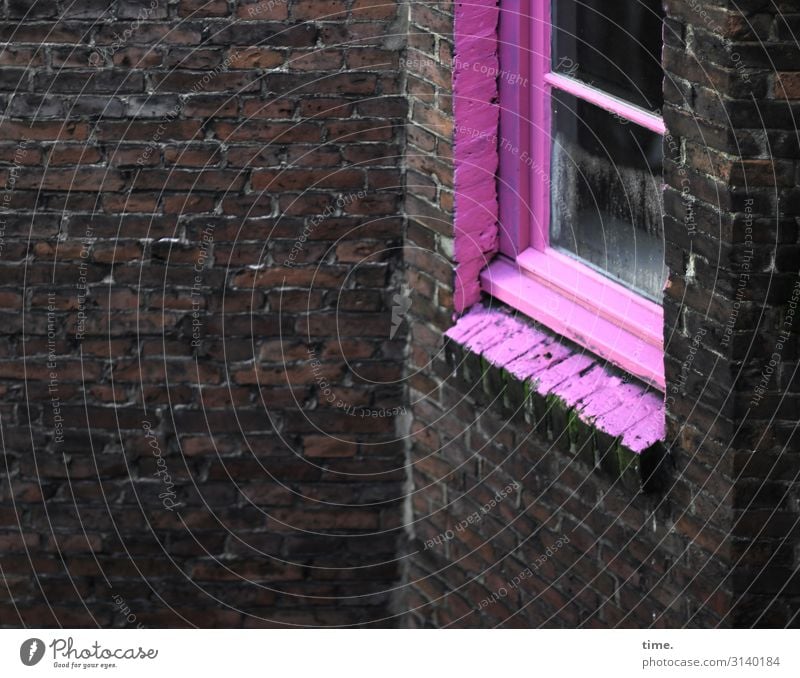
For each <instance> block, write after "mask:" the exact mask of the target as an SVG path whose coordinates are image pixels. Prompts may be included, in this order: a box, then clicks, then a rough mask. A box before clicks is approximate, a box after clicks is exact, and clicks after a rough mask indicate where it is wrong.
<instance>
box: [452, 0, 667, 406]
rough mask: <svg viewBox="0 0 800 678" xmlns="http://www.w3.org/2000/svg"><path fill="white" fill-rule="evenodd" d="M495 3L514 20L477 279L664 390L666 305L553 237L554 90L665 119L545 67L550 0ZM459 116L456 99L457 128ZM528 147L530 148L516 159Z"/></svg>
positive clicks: (656, 123)
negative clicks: (489, 223)
mask: <svg viewBox="0 0 800 678" xmlns="http://www.w3.org/2000/svg"><path fill="white" fill-rule="evenodd" d="M501 6H502V12H503V14H504V15H505V16H506V17H516V20H511V21H509V20H501V21H500V28H499V32H498V37H499V48H498V52H499V64H500V68H499V73H500V74H501V75H502V76H503V77H500V78H499V79H498V80H499V99H500V116H499V117H500V133H499V134H498V135H497V136H498V138H499V141H500V144H499V146H500V150H499V177H500V181H499V184H498V190H497V192H498V203H499V205H498V209H499V224H500V232H499V233H498V241H497V249H498V250H499V252H498V254H497V256H496V257H495V258H494V259H493V260H492V261H491V262H490V263H489V264H488V266H486V268H484V269H483V271H482V272H481V273H480V283H481V288H482V289H483V290H484V291H486V292H488V293H489V294H491V295H492V296H494V297H496V298H498V299H500V300H501V301H503V302H505V303H507V304H509V305H510V306H513V307H514V308H516V309H518V310H520V311H522V312H523V313H525V314H526V315H528V316H530V317H531V318H533V319H534V320H537V321H539V322H541V323H542V324H544V325H545V326H547V327H549V328H550V329H552V330H554V331H555V332H558V333H559V334H561V335H563V336H565V337H567V338H568V339H571V340H573V341H575V342H576V343H578V344H580V345H582V346H584V347H586V348H588V349H589V350H591V351H592V352H593V353H595V354H597V355H599V356H600V357H602V358H604V359H606V360H608V361H609V362H611V363H613V364H615V365H617V366H618V367H620V368H622V369H623V370H625V371H626V372H629V373H631V374H633V375H635V376H637V377H639V378H641V379H643V380H644V381H646V382H648V383H650V384H652V385H654V386H656V387H658V388H659V389H661V390H662V391H663V390H664V388H665V379H664V339H663V327H664V313H663V309H662V307H661V306H660V305H659V304H656V303H654V302H652V301H650V300H649V299H647V298H645V297H643V296H641V295H639V294H637V293H636V292H635V291H633V290H631V289H629V288H627V287H625V286H624V285H622V284H619V283H617V282H615V281H613V280H611V279H610V278H607V277H605V276H603V275H602V274H600V273H597V272H596V271H594V270H593V269H591V268H590V267H588V266H586V265H584V264H582V263H581V262H579V261H578V260H577V259H573V258H571V257H569V256H567V255H565V254H563V253H561V252H558V251H556V250H554V249H553V248H551V247H550V245H549V230H550V229H549V225H550V213H549V212H550V180H549V177H550V149H551V142H550V124H551V114H550V107H551V92H552V90H553V89H559V90H562V91H564V92H567V93H569V94H572V95H575V96H577V97H579V98H582V99H585V100H586V101H589V102H590V103H592V104H594V105H596V106H599V107H601V108H604V109H605V110H607V111H610V112H612V113H614V114H616V115H618V116H621V117H622V118H625V119H627V120H629V121H630V122H633V123H635V124H638V125H641V126H642V127H645V128H647V129H649V130H651V131H653V132H656V133H659V134H662V135H663V134H664V133H665V128H664V122H663V120H662V118H660V117H659V116H658V115H655V114H653V113H650V112H648V111H645V110H643V109H641V108H638V107H637V106H634V105H632V104H629V103H627V102H625V101H623V100H621V99H618V98H616V97H613V96H610V95H608V94H606V93H604V92H602V91H600V90H597V89H595V88H593V87H591V86H589V85H586V84H584V83H581V82H578V81H577V80H574V79H572V78H570V77H567V76H564V75H561V74H557V73H553V72H551V69H550V39H551V30H552V29H551V21H550V0H530V2H524V0H504V2H502V3H501ZM523 7H530V8H531V10H530V11H532V12H533V15H532V16H527V14H526V13H525V11H524V10H523V9H522V8H523ZM473 70H474V69H473ZM510 74H514V77H509V75H510ZM522 82H525V83H526V84H527V85H528V86H527V87H520V83H522ZM457 94H458V93H457ZM526 95H527V96H526ZM458 118H459V116H458V106H457V107H456V126H457V128H458V125H459V122H460V121H459V119H458ZM461 122H462V124H463V121H461ZM525 149H530V152H529V156H528V157H527V158H525V157H522V160H524V161H523V162H521V161H520V159H521V153H523V152H524V151H525ZM456 158H457V159H458V153H457V154H456Z"/></svg>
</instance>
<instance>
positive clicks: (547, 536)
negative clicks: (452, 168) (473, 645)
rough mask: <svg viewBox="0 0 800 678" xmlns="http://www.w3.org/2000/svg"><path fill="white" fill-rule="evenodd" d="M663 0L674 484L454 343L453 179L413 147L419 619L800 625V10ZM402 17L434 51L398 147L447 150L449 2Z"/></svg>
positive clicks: (410, 570)
mask: <svg viewBox="0 0 800 678" xmlns="http://www.w3.org/2000/svg"><path fill="white" fill-rule="evenodd" d="M455 5H458V3H455ZM667 5H668V20H667V30H666V34H665V35H666V47H665V64H666V67H667V77H666V80H665V96H666V105H665V108H664V112H663V113H664V117H665V120H666V123H667V127H668V129H669V134H668V136H667V137H666V138H665V156H666V158H667V168H666V179H667V182H668V184H669V186H668V188H667V189H666V191H665V213H666V220H667V221H666V227H665V231H666V239H667V263H668V265H669V269H670V286H669V288H668V290H667V291H666V293H665V300H664V306H665V316H666V323H665V342H666V345H667V350H666V353H667V355H666V368H667V405H668V421H667V424H668V435H667V440H666V448H667V449H669V450H670V451H671V454H670V455H669V457H668V463H667V470H668V472H669V473H668V475H667V482H666V484H665V485H662V486H661V487H658V488H655V491H649V492H647V493H645V492H637V491H636V490H635V489H631V488H630V487H626V486H624V485H621V484H620V483H619V482H617V481H616V479H615V478H614V477H613V476H610V475H608V474H606V473H604V470H603V469H602V468H595V467H593V465H591V464H587V463H585V462H584V461H583V460H582V455H580V454H576V450H575V448H574V441H571V440H570V438H571V436H568V435H567V431H566V430H565V428H564V426H563V423H562V424H561V425H559V424H558V423H554V421H553V420H552V418H551V419H550V421H545V422H544V423H540V424H538V425H536V426H534V425H532V424H531V421H530V419H529V418H527V417H522V416H519V413H520V409H521V407H522V405H523V401H524V400H525V399H526V394H522V393H516V394H514V393H503V392H498V390H497V388H496V387H494V386H493V385H495V384H497V383H502V378H498V377H497V375H495V374H494V372H493V369H494V368H490V367H489V366H487V364H486V363H485V362H483V363H482V362H481V361H480V360H472V361H471V363H470V361H469V360H468V361H467V363H470V364H468V365H467V366H466V367H465V366H464V365H463V363H461V362H459V361H457V360H449V361H448V359H447V354H448V353H449V352H448V351H445V350H444V348H445V347H444V346H443V340H442V335H443V332H444V331H445V330H446V329H447V328H448V327H450V326H451V324H452V320H451V313H452V310H453V306H452V303H451V301H450V289H451V288H450V280H451V275H443V274H442V273H440V271H441V269H442V268H446V267H445V266H444V265H443V264H442V261H443V260H448V261H449V268H450V269H451V270H452V268H453V267H454V266H457V265H458V264H459V263H460V262H458V261H454V260H453V256H452V247H451V246H450V242H451V240H450V238H451V237H452V220H453V219H452V201H448V200H447V199H446V198H447V196H449V195H450V191H451V190H452V189H453V183H452V177H451V176H450V175H449V174H447V173H442V172H441V171H438V168H437V167H436V165H435V164H433V161H430V162H431V165H429V170H428V172H427V175H428V177H427V179H419V180H416V181H414V182H412V178H414V177H415V175H414V173H413V172H412V171H411V168H412V165H411V164H410V163H409V173H408V179H409V185H408V191H407V196H406V206H407V212H408V219H409V224H408V247H409V248H411V247H414V248H415V247H420V248H422V249H423V250H425V251H426V252H427V253H426V254H425V255H424V256H422V255H416V254H415V255H414V257H407V265H408V272H407V276H406V279H407V281H408V283H409V285H410V286H411V288H412V292H411V294H412V298H413V299H414V305H413V307H412V313H413V314H414V320H413V323H412V328H411V337H412V351H411V358H410V364H409V371H410V378H409V398H410V402H411V403H412V404H413V406H412V415H413V422H412V427H411V436H412V459H413V461H414V470H413V480H414V489H415V493H414V494H413V495H412V507H413V519H414V520H413V532H412V534H411V538H410V544H409V546H408V550H409V553H410V554H411V555H410V558H409V563H408V564H407V571H406V573H405V575H406V581H407V582H408V589H407V591H406V601H405V604H406V606H407V608H408V609H409V617H408V623H409V624H410V625H412V626H445V625H452V626H463V627H475V626H494V625H497V624H502V625H505V626H526V627H527V626H564V627H572V626H576V625H584V626H597V627H607V626H640V627H643V626H684V625H686V626H695V627H705V626H750V625H762V626H785V625H788V624H792V623H795V624H796V619H794V615H796V613H797V610H798V609H800V600H798V597H797V594H798V593H800V589H798V576H797V574H796V570H797V567H798V564H799V563H798V560H797V558H798V555H797V554H798V548H797V539H798V512H799V509H800V506H799V505H798V496H797V489H796V488H797V484H796V482H793V481H796V478H797V473H798V469H800V465H798V461H799V460H798V458H797V454H796V449H797V445H796V444H793V442H792V435H793V434H794V430H795V422H796V420H797V411H796V410H797V408H796V402H795V401H796V400H797V396H796V395H793V394H794V393H795V392H796V390H797V388H796V385H797V379H796V376H795V375H796V368H797V358H798V355H797V325H796V323H794V324H793V323H790V325H791V327H789V326H786V329H788V330H789V334H788V335H785V338H784V339H781V336H784V335H779V333H778V329H777V328H778V327H779V326H780V325H781V323H784V322H785V321H786V320H787V319H789V320H791V319H792V313H793V311H792V309H793V305H792V303H791V302H792V301H793V300H795V301H796V297H793V294H794V292H793V290H795V289H798V288H797V287H796V285H797V282H798V271H797V252H798V249H797V225H796V223H795V221H796V220H795V216H796V215H795V213H794V210H795V208H796V202H797V201H796V200H795V198H796V195H795V194H796V193H797V190H798V189H797V178H796V177H797V174H796V172H797V162H796V159H797V158H798V148H797V137H796V135H795V134H794V132H793V131H792V130H793V127H792V124H791V119H792V113H794V112H795V111H796V108H795V107H794V105H793V104H792V103H791V102H787V101H786V99H787V97H788V98H790V99H791V98H792V97H795V96H798V92H797V90H795V89H794V87H793V83H794V79H795V76H796V74H795V73H790V72H785V71H789V70H790V69H791V67H792V65H793V64H795V65H796V62H797V56H796V47H794V48H793V47H792V46H791V45H790V44H789V43H788V40H789V38H790V36H791V29H792V26H794V23H796V21H795V20H796V19H797V18H798V17H797V16H796V15H793V14H785V15H783V14H779V13H778V12H777V11H776V10H775V9H774V8H772V9H770V6H768V3H763V2H753V3H745V6H743V5H742V3H738V5H737V6H738V7H739V8H741V10H742V11H744V12H745V13H746V15H743V14H742V13H741V12H739V11H735V10H734V9H733V5H734V3H713V2H712V3H703V6H702V7H700V5H699V3H691V2H684V1H677V0H676V1H675V2H669V3H667ZM779 9H781V10H784V11H786V12H791V11H792V10H791V8H790V7H789V6H788V4H787V5H786V6H785V7H780V8H779ZM411 17H412V23H411V31H412V37H411V38H410V40H412V41H413V44H415V45H416V46H417V47H416V49H418V50H419V51H420V52H421V53H422V54H424V56H425V58H426V59H427V61H428V62H430V63H431V65H429V66H428V67H427V68H426V69H421V68H420V69H417V70H413V69H411V70H410V72H409V76H408V81H407V82H408V92H409V106H410V117H409V128H408V149H409V151H408V152H409V154H412V153H435V154H436V155H437V156H438V157H439V158H444V157H450V155H451V152H450V151H451V142H450V139H451V138H452V136H451V130H452V126H453V120H452V115H451V112H450V107H449V106H443V105H442V104H441V103H440V102H441V101H447V84H446V83H447V81H448V77H447V76H446V75H445V74H443V71H444V70H446V69H447V67H448V64H449V63H450V62H451V55H452V45H453V40H452V32H453V4H452V3H435V2H420V3H414V7H413V8H412V13H411ZM748 21H749V23H748ZM759 41H763V43H760V42H759ZM443 46H444V49H443ZM409 53H411V51H409ZM455 57H456V58H458V50H456V54H455ZM776 70H777V71H778V73H776V72H775V71H776ZM443 83H445V84H443ZM778 209H780V216H779V218H778V219H775V213H776V210H778ZM751 250H752V251H751ZM748 266H749V268H748ZM431 273H433V275H431ZM742 273H750V274H751V275H750V277H749V278H747V284H746V285H745V286H744V291H743V292H742V293H741V295H740V296H738V297H737V293H738V289H739V288H737V285H738V283H739V281H740V280H744V278H743V276H742ZM776 343H777V344H778V345H780V346H781V348H780V350H779V351H778V352H779V353H780V356H779V357H780V360H777V361H776V365H775V366H774V367H772V368H771V367H770V360H771V357H772V354H773V353H774V352H775V351H774V350H773V347H774V346H775V345H776ZM690 356H691V358H690ZM771 369H773V370H774V373H773V376H772V378H771V380H769V381H768V383H767V385H766V387H765V390H764V392H763V394H762V397H761V399H760V400H759V402H758V404H757V405H752V406H751V405H750V403H751V401H752V400H753V398H754V394H756V393H757V392H756V391H754V388H755V387H757V386H758V385H759V382H760V381H761V379H762V375H763V373H764V371H765V370H766V371H770V370H771ZM514 398H517V400H514ZM748 408H750V409H749V411H748ZM773 415H774V417H773ZM601 456H602V453H601ZM648 489H650V490H653V488H648Z"/></svg>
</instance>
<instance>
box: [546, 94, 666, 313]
mask: <svg viewBox="0 0 800 678" xmlns="http://www.w3.org/2000/svg"><path fill="white" fill-rule="evenodd" d="M553 135H554V138H553V146H552V149H553V150H552V158H551V183H552V186H551V191H550V195H551V210H550V214H551V218H550V245H551V246H552V247H554V248H556V249H559V250H562V251H564V252H567V253H569V254H571V255H572V256H575V257H577V258H579V259H581V260H583V261H584V262H586V263H588V264H589V265H591V266H592V267H593V268H595V269H597V270H599V271H600V272H602V273H604V274H605V275H607V276H609V277H611V278H613V279H616V280H618V281H619V282H622V283H623V284H625V285H627V286H628V287H631V288H633V289H635V290H636V291H638V292H639V293H641V294H643V295H645V296H647V297H649V298H651V299H653V300H654V301H657V302H659V303H660V302H661V297H662V291H663V288H664V282H665V280H666V268H665V266H664V231H663V220H662V209H661V204H662V203H661V190H662V184H663V180H662V158H663V149H662V141H663V138H662V137H661V135H660V134H655V133H654V132H650V131H649V130H646V129H644V128H643V127H639V126H638V125H635V124H633V123H630V122H628V121H627V120H622V119H620V118H619V117H617V116H615V115H613V114H611V113H608V112H606V111H604V110H603V109H601V108H598V107H597V106H593V105H592V104H590V103H587V102H586V101H583V100H582V99H577V98H576V97H573V96H571V95H569V94H565V93H564V92H557V91H554V92H553Z"/></svg>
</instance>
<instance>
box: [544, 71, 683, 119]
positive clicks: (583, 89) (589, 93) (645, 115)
mask: <svg viewBox="0 0 800 678" xmlns="http://www.w3.org/2000/svg"><path fill="white" fill-rule="evenodd" d="M544 79H545V82H547V84H548V85H550V86H551V87H555V88H556V89H560V90H561V91H562V92H566V93H567V94H572V95H573V96H576V97H578V98H580V99H583V100H584V101H588V102H589V103H590V104H594V105H595V106H599V107H600V108H603V109H605V110H606V111H609V112H610V113H616V114H617V115H619V116H620V117H621V118H625V120H630V121H631V122H633V123H636V124H637V125H641V126H642V127H644V128H645V129H649V130H650V131H651V132H656V133H657V134H664V133H665V132H666V131H667V128H666V127H665V126H664V120H663V119H662V118H661V117H660V116H658V115H656V114H655V113H650V112H649V111H645V110H644V109H642V108H639V107H638V106H634V105H633V104H629V103H628V102H627V101H624V100H623V99H619V98H617V97H614V96H611V95H610V94H606V93H605V92H602V91H600V90H599V89H595V88H594V87H592V86H591V85H587V84H585V83H583V82H580V81H578V80H575V79H573V78H568V77H567V76H565V75H560V74H558V73H548V74H547V75H545V76H544Z"/></svg>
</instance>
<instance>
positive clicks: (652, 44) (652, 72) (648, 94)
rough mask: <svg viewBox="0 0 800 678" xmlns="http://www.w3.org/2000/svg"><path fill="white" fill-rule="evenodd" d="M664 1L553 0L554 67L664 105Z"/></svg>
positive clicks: (651, 105)
mask: <svg viewBox="0 0 800 678" xmlns="http://www.w3.org/2000/svg"><path fill="white" fill-rule="evenodd" d="M663 19H664V11H663V9H662V6H661V0H577V1H576V0H554V2H553V50H552V51H553V66H552V68H553V70H554V71H555V72H556V73H562V74H566V75H571V76H572V77H575V78H578V79H579V80H583V81H584V82H586V83H588V84H590V85H594V86H595V87H597V88H598V89H601V90H603V91H605V92H608V93H609V94H613V95H615V96H618V97H621V98H623V99H626V100H628V101H630V102H631V103H633V104H636V105H637V106H642V107H643V108H647V109H649V110H656V109H660V108H661V103H662V95H661V91H662V80H663V77H664V76H663V72H662V69H661V43H662V34H661V32H662V22H663Z"/></svg>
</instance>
